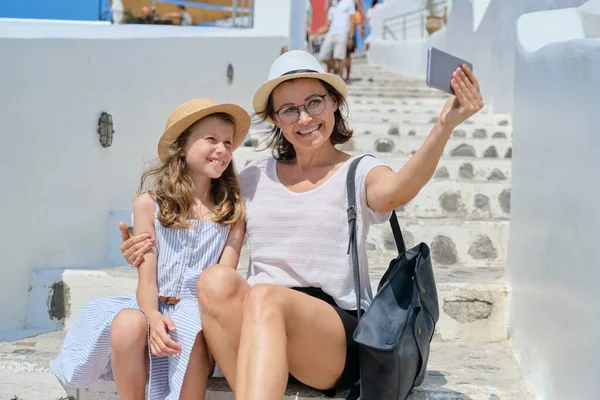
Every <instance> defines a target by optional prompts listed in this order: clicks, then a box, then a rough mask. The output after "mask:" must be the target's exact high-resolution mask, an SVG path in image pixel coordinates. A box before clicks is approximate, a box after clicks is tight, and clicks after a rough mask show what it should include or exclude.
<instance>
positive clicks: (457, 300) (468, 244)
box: [0, 57, 531, 400]
mask: <svg viewBox="0 0 600 400" xmlns="http://www.w3.org/2000/svg"><path fill="white" fill-rule="evenodd" d="M352 71H353V81H352V82H351V83H350V84H349V93H350V94H349V98H348V103H349V106H350V110H351V112H350V121H351V124H352V126H353V128H354V132H355V134H354V137H353V139H352V140H351V141H350V142H349V143H346V144H344V145H343V146H342V148H343V149H345V150H346V151H348V152H350V153H352V154H362V153H371V154H374V155H376V156H377V157H378V158H379V159H381V160H383V161H385V162H387V163H388V164H389V165H390V166H391V167H392V168H394V169H395V170H398V169H399V168H401V166H402V165H403V164H404V163H405V162H406V161H407V160H408V159H409V157H410V155H411V154H413V153H414V152H415V151H416V150H417V149H418V148H419V146H420V144H421V143H422V141H423V140H424V139H425V137H426V135H427V134H428V133H429V130H430V129H431V127H432V126H433V123H435V119H436V117H437V115H438V113H439V111H440V110H441V107H442V105H443V103H444V101H445V95H444V94H443V93H441V92H439V91H435V90H432V89H430V88H428V87H427V86H425V85H424V83H423V82H422V81H419V80H412V79H406V78H400V77H397V76H395V75H393V74H391V73H389V72H387V71H383V70H381V69H379V68H375V67H372V66H369V65H368V64H367V63H366V61H365V59H364V58H360V57H357V58H355V59H354V63H353V69H352ZM263 132H264V130H261V129H259V127H257V128H256V129H255V130H254V131H253V132H252V133H251V135H249V137H248V139H247V140H246V143H245V144H244V146H242V147H241V148H240V149H238V150H237V151H236V154H235V158H236V163H237V166H238V168H241V167H243V166H244V165H246V164H247V163H248V162H250V161H251V160H253V159H256V158H260V157H263V156H265V155H267V154H269V153H268V150H266V151H257V150H256V149H255V146H256V144H257V143H258V142H260V136H261V134H262V133H263ZM511 138H512V126H511V118H510V116H509V115H497V114H492V113H491V112H490V110H489V109H487V108H484V110H482V112H481V113H479V114H478V115H477V116H474V117H473V118H471V119H470V120H469V121H467V122H466V123H465V124H463V125H462V126H460V127H459V128H458V129H456V130H455V132H454V133H453V137H452V139H451V140H450V142H449V143H448V145H447V147H446V150H445V152H444V155H443V157H442V159H441V161H440V163H439V166H438V169H437V171H436V173H435V176H434V178H433V179H432V180H431V182H430V183H428V185H427V186H426V187H425V188H424V189H423V190H422V191H421V193H420V194H419V195H418V196H417V197H416V198H415V199H414V200H413V201H412V202H410V203H409V204H407V205H405V206H404V207H401V208H400V209H398V210H397V212H398V216H399V218H400V224H401V227H402V229H403V231H404V235H405V239H406V241H407V246H409V247H411V246H412V245H414V244H416V243H417V242H421V241H423V242H426V243H428V244H429V246H430V247H431V250H432V257H433V263H434V271H435V278H436V282H437V287H438V295H439V302H440V320H439V324H438V327H437V330H436V333H435V336H434V339H433V342H432V347H431V357H430V362H429V368H428V374H427V378H426V379H425V382H424V384H423V385H422V386H421V387H419V388H416V389H415V390H414V392H413V394H412V395H411V397H410V399H412V400H417V399H444V400H450V399H452V400H466V399H473V400H499V399H501V400H505V399H515V400H525V399H530V398H531V396H530V395H529V394H528V393H527V392H526V391H525V389H524V387H523V385H522V382H521V376H520V372H519V368H518V366H517V364H516V362H515V360H514V359H513V357H512V351H511V347H510V342H509V332H508V328H507V289H506V285H505V282H504V265H505V263H506V254H507V244H508V232H509V231H508V225H509V215H510V176H511V165H510V157H511V152H512V149H511V143H512V140H511ZM115 229H116V227H115ZM367 248H368V253H369V260H370V265H371V278H372V284H373V285H374V286H375V285H376V284H377V283H378V281H379V279H380V278H381V275H382V274H383V272H384V271H385V269H386V268H387V265H388V263H389V260H390V259H391V258H393V257H395V255H396V253H395V245H394V243H393V239H392V235H391V231H390V229H389V226H388V225H386V224H382V225H378V226H374V227H372V229H371V231H370V233H369V236H368V246H367ZM247 257H248V254H247V250H245V251H244V253H243V255H242V261H241V262H240V273H242V274H244V275H245V267H246V265H247ZM136 278H137V276H136V273H135V271H134V270H133V269H131V268H128V267H123V268H116V269H104V270H98V271H85V270H55V271H40V272H38V273H36V274H34V276H33V277H32V285H31V286H32V290H31V296H30V304H29V317H28V326H30V327H31V328H32V331H31V333H32V334H35V333H38V332H49V331H52V332H50V333H44V334H42V335H37V336H30V337H28V338H26V339H21V340H16V341H14V340H13V341H10V340H9V341H6V342H0V399H5V398H6V399H9V398H12V396H14V395H17V396H18V397H17V398H18V399H22V400H35V399H44V400H56V399H59V398H61V396H62V397H64V396H66V394H65V391H64V389H63V388H62V387H61V386H60V385H59V384H58V383H57V382H56V380H55V379H54V378H53V377H52V376H51V374H50V373H49V372H48V368H47V365H48V361H49V360H50V359H51V358H52V357H54V355H55V354H56V353H57V352H58V349H59V347H60V343H61V340H62V337H64V329H63V328H65V327H68V326H69V323H70V320H71V318H72V316H73V315H74V314H75V313H76V312H77V310H78V309H79V308H80V307H81V306H82V305H83V304H85V303H86V302H88V301H89V300H91V299H94V298H97V297H100V296H108V295H117V294H122V293H131V292H133V291H134V290H135V283H136ZM57 285H58V286H57ZM49 307H50V308H53V307H54V310H55V311H56V310H58V313H55V314H52V313H50V316H49V312H48V309H49ZM61 307H62V308H61ZM52 315H54V317H52ZM24 336H26V335H22V334H21V337H24ZM67 394H68V395H69V396H72V398H73V399H78V400H84V399H85V400H92V399H93V400H96V399H98V400H99V399H103V400H104V399H110V400H112V399H117V396H116V394H115V391H114V385H113V384H112V383H111V382H104V381H103V382H98V383H97V384H95V385H94V386H93V387H90V388H88V389H86V390H78V391H77V390H69V391H68V393H67ZM207 398H208V399H209V400H211V399H212V400H225V399H233V394H232V393H231V392H230V390H229V388H228V386H227V384H226V383H225V382H224V380H223V379H222V378H212V379H211V382H210V390H209V394H208V397H207ZM285 398H286V399H309V398H322V397H321V396H320V394H319V393H317V392H314V391H311V390H309V389H307V388H305V387H303V386H301V385H292V386H290V387H289V388H288V392H287V394H286V397H285ZM339 398H343V397H339ZM382 400H385V399H382Z"/></svg>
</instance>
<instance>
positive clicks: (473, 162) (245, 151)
mask: <svg viewBox="0 0 600 400" xmlns="http://www.w3.org/2000/svg"><path fill="white" fill-rule="evenodd" d="M340 147H341V148H343V147H344V146H343V145H342V146H340ZM350 153H351V154H360V152H358V151H350ZM371 153H374V152H372V151H371ZM269 155H271V151H270V150H269V149H266V150H262V151H256V150H255V149H254V148H251V147H240V148H239V149H237V150H236V151H235V152H234V160H235V164H236V166H237V168H238V170H239V169H241V168H243V167H244V166H245V165H247V164H248V163H249V162H250V161H253V160H257V159H260V158H263V157H267V156H269ZM373 155H376V156H377V158H378V159H379V160H381V161H382V162H385V163H387V164H388V165H389V166H390V167H391V168H392V169H393V170H394V171H399V170H400V168H401V167H402V166H403V165H404V164H405V163H406V162H407V161H408V160H409V159H410V158H409V156H406V155H400V154H398V153H376V154H375V153H374V154H373ZM503 178H506V180H510V179H511V160H510V159H504V158H470V157H469V158H468V157H442V158H441V159H440V162H439V163H438V167H437V170H436V172H435V174H434V176H433V181H436V180H443V179H451V180H454V181H478V182H485V181H489V180H503ZM433 181H431V182H433ZM431 182H430V183H428V185H429V184H431ZM508 207H509V208H510V203H508Z"/></svg>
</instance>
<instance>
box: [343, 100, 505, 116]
mask: <svg viewBox="0 0 600 400" xmlns="http://www.w3.org/2000/svg"><path fill="white" fill-rule="evenodd" d="M380 100H381V99H380ZM386 103H387V104H384V103H381V102H379V103H375V102H374V103H373V104H364V103H352V104H350V105H349V106H350V112H351V114H364V113H373V114H375V115H381V116H385V117H387V116H390V114H394V115H397V116H404V115H406V114H412V115H417V116H423V115H426V116H429V118H431V117H436V116H438V115H439V113H440V111H441V110H442V106H443V105H444V103H443V102H442V103H441V104H431V105H425V104H422V103H421V104H420V105H416V104H414V103H413V104H402V103H401V102H397V103H396V102H386ZM477 115H479V116H480V115H502V114H491V113H490V110H489V108H485V107H484V108H483V109H482V110H481V111H479V113H477ZM507 118H510V116H507Z"/></svg>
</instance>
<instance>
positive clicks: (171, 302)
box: [158, 295, 181, 306]
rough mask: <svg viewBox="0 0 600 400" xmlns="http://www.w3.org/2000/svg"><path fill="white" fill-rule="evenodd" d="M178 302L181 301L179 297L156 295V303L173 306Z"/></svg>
mask: <svg viewBox="0 0 600 400" xmlns="http://www.w3.org/2000/svg"><path fill="white" fill-rule="evenodd" d="M180 300H181V299H180V298H179V297H169V296H163V295H158V301H161V302H163V303H165V304H167V305H169V306H174V305H175V304H177V303H179V301H180Z"/></svg>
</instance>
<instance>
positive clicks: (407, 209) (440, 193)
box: [396, 180, 511, 220]
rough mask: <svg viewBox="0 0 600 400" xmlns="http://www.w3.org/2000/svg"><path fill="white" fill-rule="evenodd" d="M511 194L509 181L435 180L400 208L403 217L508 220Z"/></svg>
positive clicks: (398, 211) (399, 214) (399, 215)
mask: <svg viewBox="0 0 600 400" xmlns="http://www.w3.org/2000/svg"><path fill="white" fill-rule="evenodd" d="M510 193H511V187H510V182H509V181H493V182H465V181H453V180H433V181H432V182H430V183H429V184H427V185H425V187H424V188H423V189H422V190H421V192H420V193H419V194H418V195H417V196H416V197H415V198H414V199H413V200H412V201H410V202H409V203H408V204H405V205H404V206H402V207H400V208H399V209H398V210H396V211H397V213H398V217H403V218H417V217H418V218H452V217H456V218H473V219H485V220H495V219H508V218H509V216H510Z"/></svg>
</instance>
